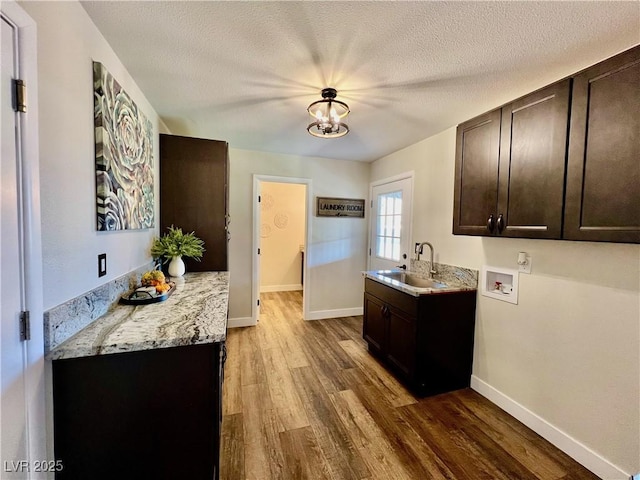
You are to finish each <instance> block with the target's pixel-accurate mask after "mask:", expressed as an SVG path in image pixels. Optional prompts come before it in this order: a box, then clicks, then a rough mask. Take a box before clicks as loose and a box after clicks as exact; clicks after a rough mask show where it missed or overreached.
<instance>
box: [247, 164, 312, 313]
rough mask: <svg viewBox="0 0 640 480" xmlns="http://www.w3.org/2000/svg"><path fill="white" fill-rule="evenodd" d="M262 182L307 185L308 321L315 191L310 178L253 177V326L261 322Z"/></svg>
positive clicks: (305, 301)
mask: <svg viewBox="0 0 640 480" xmlns="http://www.w3.org/2000/svg"><path fill="white" fill-rule="evenodd" d="M262 182H271V183H293V184H299V185H300V184H304V185H306V187H307V188H306V190H307V193H306V202H307V205H306V209H305V237H304V238H305V240H304V241H305V245H304V262H303V265H302V279H303V281H302V318H303V319H304V320H307V319H308V318H309V295H308V294H307V292H308V291H309V290H308V288H309V282H310V281H311V279H310V278H308V276H307V265H309V257H310V255H311V253H312V252H311V249H310V246H311V217H312V215H313V201H312V200H313V191H312V184H311V179H310V178H299V177H281V176H274V175H258V174H254V175H253V197H252V198H253V200H252V204H253V243H252V248H253V253H252V255H251V257H252V262H251V263H252V275H253V278H252V283H251V298H252V305H251V321H252V324H251V325H257V324H258V321H259V320H260V307H259V306H258V300H259V299H260V255H258V248H260V204H259V202H258V195H259V194H260V185H261V183H262Z"/></svg>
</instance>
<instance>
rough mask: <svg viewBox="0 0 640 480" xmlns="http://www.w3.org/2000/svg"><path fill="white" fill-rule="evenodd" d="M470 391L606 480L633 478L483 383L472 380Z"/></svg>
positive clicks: (474, 378) (476, 379) (478, 379)
mask: <svg viewBox="0 0 640 480" xmlns="http://www.w3.org/2000/svg"><path fill="white" fill-rule="evenodd" d="M471 388H472V389H474V390H475V391H476V392H478V393H479V394H480V395H482V396H483V397H486V398H487V399H489V400H490V401H491V402H493V403H495V404H496V405H497V406H498V407H500V408H501V409H502V410H504V411H505V412H507V413H508V414H510V415H511V416H513V417H515V418H516V419H518V420H520V421H521V422H522V423H524V424H525V425H526V426H527V427H529V428H530V429H531V430H533V431H534V432H536V433H537V434H538V435H540V436H541V437H543V438H544V439H546V440H548V441H549V442H551V443H552V444H554V445H555V446H556V447H558V448H559V449H560V450H562V451H563V452H564V453H566V454H567V455H569V456H570V457H571V458H573V459H574V460H575V461H576V462H578V463H580V464H582V465H584V467H586V468H587V469H589V470H591V471H592V472H593V473H595V474H596V475H598V476H599V477H600V478H604V479H606V480H629V477H631V474H630V473H628V472H625V471H624V470H622V469H621V468H619V467H617V466H615V465H614V464H612V463H611V462H609V461H608V460H607V459H606V458H603V457H602V456H600V455H599V454H597V453H596V452H594V451H593V450H591V449H590V448H589V447H587V446H586V445H583V444H582V443H580V442H579V441H578V440H576V439H575V438H573V437H571V436H570V435H568V434H567V433H565V432H563V431H562V430H560V429H559V428H558V427H556V426H554V425H552V424H550V423H549V422H547V421H546V420H545V419H544V418H542V417H540V416H538V415H537V414H535V413H534V412H532V411H531V410H529V409H528V408H526V407H524V406H523V405H520V404H519V403H518V402H516V401H515V400H514V399H512V398H511V397H509V396H507V395H505V394H504V393H502V392H500V391H499V390H497V389H496V388H494V387H492V386H491V385H489V384H488V383H486V382H485V381H484V380H481V379H480V378H478V377H476V376H475V375H472V376H471Z"/></svg>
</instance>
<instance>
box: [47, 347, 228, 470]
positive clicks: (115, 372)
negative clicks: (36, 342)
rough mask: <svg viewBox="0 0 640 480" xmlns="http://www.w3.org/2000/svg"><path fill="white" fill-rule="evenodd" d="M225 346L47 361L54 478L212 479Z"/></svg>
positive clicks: (216, 455) (216, 458)
mask: <svg viewBox="0 0 640 480" xmlns="http://www.w3.org/2000/svg"><path fill="white" fill-rule="evenodd" d="M224 352H225V347H224V343H212V344H205V345H190V346H183V347H173V348H162V349H156V350H145V351H138V352H127V353H117V354H111V355H97V356H93V357H82V358H71V359H64V360H55V361H54V362H53V407H54V408H53V409H54V450H55V458H56V460H59V461H61V462H62V466H63V468H62V470H61V471H60V472H58V473H57V474H56V478H57V479H82V480H84V479H92V480H98V479H109V480H112V479H114V478H117V479H123V480H124V479H131V480H144V479H153V480H159V479H176V478H188V479H190V480H200V479H201V480H205V479H206V480H211V479H217V478H218V475H219V472H218V469H219V464H220V462H219V451H220V426H221V423H220V422H221V419H222V380H223V367H224V358H223V357H224V354H225V353H224Z"/></svg>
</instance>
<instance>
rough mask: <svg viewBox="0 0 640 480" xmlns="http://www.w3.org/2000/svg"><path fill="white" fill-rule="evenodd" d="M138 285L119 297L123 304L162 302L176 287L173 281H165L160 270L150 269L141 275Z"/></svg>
mask: <svg viewBox="0 0 640 480" xmlns="http://www.w3.org/2000/svg"><path fill="white" fill-rule="evenodd" d="M140 284H141V285H140V286H139V287H136V288H135V289H134V290H133V291H131V292H129V293H126V294H124V295H122V296H121V297H120V303H124V304H125V305H148V304H150V303H158V302H164V301H165V300H166V299H167V298H169V296H170V295H171V294H172V293H173V291H174V290H175V289H176V284H175V283H174V282H167V281H166V279H165V276H164V273H162V272H161V271H160V270H151V271H149V272H146V273H144V274H143V275H142V277H141V279H140Z"/></svg>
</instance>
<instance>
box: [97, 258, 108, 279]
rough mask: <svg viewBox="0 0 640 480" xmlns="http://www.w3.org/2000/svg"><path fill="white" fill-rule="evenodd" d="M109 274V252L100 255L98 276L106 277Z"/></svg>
mask: <svg viewBox="0 0 640 480" xmlns="http://www.w3.org/2000/svg"><path fill="white" fill-rule="evenodd" d="M106 274H107V254H106V253H101V254H100V255H98V277H104V276H105V275H106Z"/></svg>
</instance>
